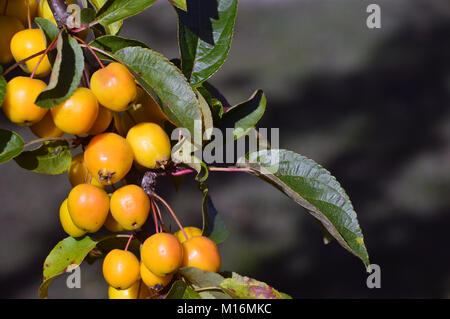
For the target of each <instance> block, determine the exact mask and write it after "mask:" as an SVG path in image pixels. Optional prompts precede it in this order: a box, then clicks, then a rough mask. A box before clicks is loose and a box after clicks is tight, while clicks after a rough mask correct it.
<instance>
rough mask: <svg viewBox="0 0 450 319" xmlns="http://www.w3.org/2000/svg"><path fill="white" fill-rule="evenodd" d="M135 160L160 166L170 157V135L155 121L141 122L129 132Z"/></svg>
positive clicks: (143, 163)
mask: <svg viewBox="0 0 450 319" xmlns="http://www.w3.org/2000/svg"><path fill="white" fill-rule="evenodd" d="M127 141H128V143H130V146H131V148H132V150H133V155H134V160H135V161H136V162H137V163H138V164H139V165H142V166H144V167H147V168H151V169H153V168H158V167H159V166H160V165H164V163H165V162H167V161H168V160H169V159H170V153H171V146H170V139H169V136H168V135H167V134H166V132H164V130H163V129H162V128H161V127H160V126H159V125H158V124H155V123H149V122H145V123H139V124H136V125H135V126H133V127H132V128H131V129H130V130H129V131H128V134H127Z"/></svg>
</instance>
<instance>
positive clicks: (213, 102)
mask: <svg viewBox="0 0 450 319" xmlns="http://www.w3.org/2000/svg"><path fill="white" fill-rule="evenodd" d="M197 90H198V92H199V93H200V94H201V95H202V97H203V98H204V99H205V101H206V103H207V104H208V105H209V108H210V110H211V116H212V119H213V123H214V124H218V123H219V121H220V119H221V118H222V115H223V105H222V102H220V101H219V100H218V99H216V98H214V97H213V96H212V95H211V93H210V92H209V91H208V90H207V89H205V88H204V87H203V86H199V87H198V88H197Z"/></svg>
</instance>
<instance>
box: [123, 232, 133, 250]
mask: <svg viewBox="0 0 450 319" xmlns="http://www.w3.org/2000/svg"><path fill="white" fill-rule="evenodd" d="M133 237H134V234H131V236H130V238H128V242H127V245H126V246H125V251H127V250H128V247H129V246H130V243H131V241H132V240H133Z"/></svg>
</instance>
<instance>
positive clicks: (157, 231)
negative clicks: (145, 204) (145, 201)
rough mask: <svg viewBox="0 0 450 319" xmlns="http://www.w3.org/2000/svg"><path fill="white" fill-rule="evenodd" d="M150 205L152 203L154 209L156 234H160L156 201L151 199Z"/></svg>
mask: <svg viewBox="0 0 450 319" xmlns="http://www.w3.org/2000/svg"><path fill="white" fill-rule="evenodd" d="M150 203H151V207H152V213H153V220H154V222H155V232H156V233H159V225H158V217H156V208H155V204H154V200H153V199H150Z"/></svg>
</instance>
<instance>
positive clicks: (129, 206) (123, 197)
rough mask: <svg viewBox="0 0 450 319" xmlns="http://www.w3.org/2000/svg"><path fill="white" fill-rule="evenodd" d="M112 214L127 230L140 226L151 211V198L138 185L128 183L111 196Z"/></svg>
mask: <svg viewBox="0 0 450 319" xmlns="http://www.w3.org/2000/svg"><path fill="white" fill-rule="evenodd" d="M110 205H111V214H112V216H113V217H114V219H115V220H116V221H117V222H118V223H119V224H120V225H122V227H123V228H125V229H126V230H135V229H138V228H140V227H141V226H142V225H143V224H144V223H145V221H146V220H147V217H148V214H149V212H150V199H149V198H148V196H147V194H146V193H145V192H144V190H143V189H142V188H140V187H139V186H137V185H126V186H123V187H121V188H119V189H118V190H116V191H115V192H114V193H113V194H112V196H111V204H110Z"/></svg>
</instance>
